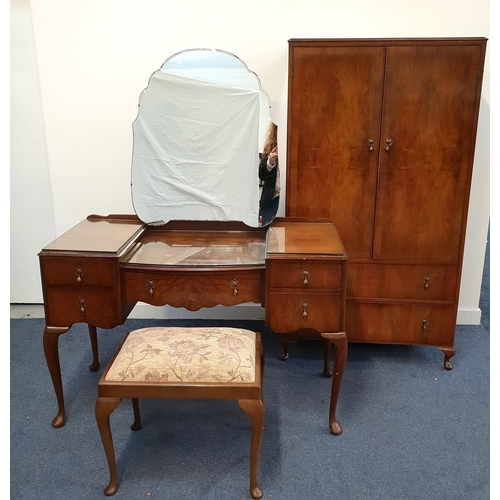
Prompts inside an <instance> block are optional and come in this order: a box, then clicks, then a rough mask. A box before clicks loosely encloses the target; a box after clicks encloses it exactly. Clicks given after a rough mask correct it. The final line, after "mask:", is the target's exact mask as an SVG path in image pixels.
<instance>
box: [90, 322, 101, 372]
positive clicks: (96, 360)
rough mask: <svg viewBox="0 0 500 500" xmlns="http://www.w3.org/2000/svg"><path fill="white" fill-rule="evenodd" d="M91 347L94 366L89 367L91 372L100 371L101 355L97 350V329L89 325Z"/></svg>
mask: <svg viewBox="0 0 500 500" xmlns="http://www.w3.org/2000/svg"><path fill="white" fill-rule="evenodd" d="M89 334H90V345H91V346H92V364H91V365H90V366H89V370H90V371H91V372H96V371H97V370H99V353H98V350H97V328H96V327H95V326H93V325H89Z"/></svg>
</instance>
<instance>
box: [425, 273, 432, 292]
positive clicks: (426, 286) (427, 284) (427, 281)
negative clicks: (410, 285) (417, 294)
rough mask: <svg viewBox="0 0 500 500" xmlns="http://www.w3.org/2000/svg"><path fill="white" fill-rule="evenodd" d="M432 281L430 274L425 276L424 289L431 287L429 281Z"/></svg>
mask: <svg viewBox="0 0 500 500" xmlns="http://www.w3.org/2000/svg"><path fill="white" fill-rule="evenodd" d="M430 282H431V279H430V278H429V276H426V277H425V278H424V290H428V289H429V283H430Z"/></svg>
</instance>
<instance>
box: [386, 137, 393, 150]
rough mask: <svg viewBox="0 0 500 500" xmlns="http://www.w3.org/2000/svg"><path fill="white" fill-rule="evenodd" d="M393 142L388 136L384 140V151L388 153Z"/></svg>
mask: <svg viewBox="0 0 500 500" xmlns="http://www.w3.org/2000/svg"><path fill="white" fill-rule="evenodd" d="M393 144H394V141H393V140H392V139H391V138H390V137H389V138H388V139H386V140H385V152H386V153H388V152H389V150H390V149H391V146H392V145H393Z"/></svg>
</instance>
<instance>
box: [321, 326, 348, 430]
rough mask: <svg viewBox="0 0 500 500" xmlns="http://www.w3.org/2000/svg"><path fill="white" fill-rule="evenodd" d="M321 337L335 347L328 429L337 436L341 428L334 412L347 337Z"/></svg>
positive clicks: (342, 372)
mask: <svg viewBox="0 0 500 500" xmlns="http://www.w3.org/2000/svg"><path fill="white" fill-rule="evenodd" d="M321 335H322V337H323V338H325V339H326V340H329V341H330V342H332V343H333V344H334V345H335V359H334V366H333V378H332V392H331V396H330V415H329V429H330V433H331V434H334V435H338V434H340V433H341V432H342V427H341V426H340V424H339V423H338V422H337V418H336V416H335V412H336V410H337V401H338V398H339V393H340V386H341V384H342V376H343V375H344V368H345V363H346V360H347V336H346V334H345V332H337V333H322V334H321Z"/></svg>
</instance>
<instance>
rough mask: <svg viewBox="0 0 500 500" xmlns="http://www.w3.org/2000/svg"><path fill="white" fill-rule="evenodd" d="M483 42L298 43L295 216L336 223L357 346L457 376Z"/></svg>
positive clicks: (292, 153) (291, 106) (292, 174)
mask: <svg viewBox="0 0 500 500" xmlns="http://www.w3.org/2000/svg"><path fill="white" fill-rule="evenodd" d="M485 51H486V39H485V38H453V39H451V38H437V39H292V40H290V41H289V74H288V79H289V83H288V128H287V185H286V215H287V216H292V217H298V216H300V217H310V218H318V217H327V218H328V219H330V220H331V221H332V222H333V223H334V224H335V226H336V228H337V231H338V233H339V235H340V237H341V238H342V241H343V243H344V246H345V248H346V251H347V254H348V255H349V259H350V260H349V262H348V264H347V307H346V333H347V336H348V339H349V341H354V342H373V343H397V344H414V345H429V346H436V347H438V348H439V349H440V350H441V351H442V352H443V353H444V364H445V368H447V369H451V368H452V365H451V363H450V358H451V357H452V356H453V355H454V354H455V349H454V336H455V327H456V318H457V309H458V296H459V291H460V277H461V268H462V260H463V251H464V241H465V229H466V224H467V210H468V202H469V191H470V184H471V177H472V167H473V160H474V147H475V138H476V130H477V121H478V112H479V104H480V98H481V83H482V75H483V66H484V59H485Z"/></svg>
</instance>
